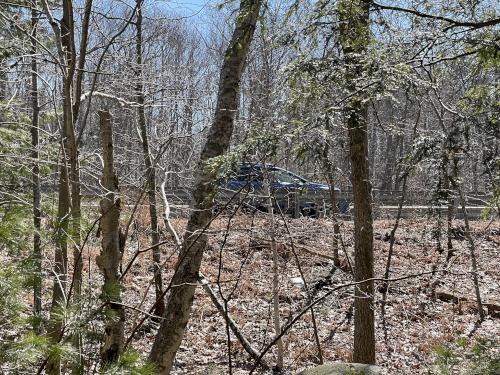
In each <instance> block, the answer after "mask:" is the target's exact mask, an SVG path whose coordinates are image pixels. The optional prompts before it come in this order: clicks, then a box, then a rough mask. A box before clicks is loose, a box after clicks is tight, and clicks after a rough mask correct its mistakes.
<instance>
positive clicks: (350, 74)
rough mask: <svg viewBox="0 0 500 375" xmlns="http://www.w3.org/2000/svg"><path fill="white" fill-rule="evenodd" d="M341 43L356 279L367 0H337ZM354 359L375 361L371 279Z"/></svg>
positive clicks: (369, 235) (365, 216)
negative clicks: (359, 90)
mask: <svg viewBox="0 0 500 375" xmlns="http://www.w3.org/2000/svg"><path fill="white" fill-rule="evenodd" d="M338 7H339V8H338V10H339V18H340V33H341V44H342V50H343V52H344V59H345V62H346V68H347V72H346V75H345V78H346V82H347V86H348V89H349V91H350V92H351V93H353V96H352V98H351V99H350V101H349V103H348V104H347V108H346V117H347V127H348V130H349V140H350V142H349V146H350V147H349V150H350V158H351V168H352V186H353V200H354V234H355V238H354V242H355V267H354V279H355V281H362V280H366V279H370V278H373V218H372V207H371V203H372V199H371V183H370V173H369V163H368V157H369V155H368V105H367V100H366V98H365V97H364V95H363V93H359V94H356V92H357V87H356V83H355V82H356V79H358V78H359V77H361V76H362V75H363V74H365V71H366V68H365V67H364V61H363V56H364V55H365V52H366V48H367V46H368V43H369V38H370V31H369V7H370V1H368V0H343V1H341V2H340V3H339V6H338ZM354 309H355V311H354V352H353V361H354V362H358V363H369V364H374V363H375V326H374V312H373V311H374V309H373V281H370V282H365V283H362V284H360V285H359V286H358V287H357V288H356V291H355V300H354Z"/></svg>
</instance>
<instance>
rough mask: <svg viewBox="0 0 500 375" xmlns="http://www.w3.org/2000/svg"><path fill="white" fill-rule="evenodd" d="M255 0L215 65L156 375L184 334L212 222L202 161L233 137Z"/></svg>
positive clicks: (211, 188)
mask: <svg viewBox="0 0 500 375" xmlns="http://www.w3.org/2000/svg"><path fill="white" fill-rule="evenodd" d="M260 5H261V1H260V0H242V1H241V3H240V11H239V15H238V16H237V18H236V27H235V30H234V33H233V37H232V39H231V41H230V43H229V46H228V48H227V51H226V53H225V56H224V61H223V64H222V67H221V73H220V81H219V91H218V95H217V107H216V110H215V118H214V122H213V125H212V127H211V128H210V133H209V134H208V138H207V142H206V144H205V147H204V148H203V151H202V153H201V157H200V163H199V165H198V173H197V176H198V177H197V179H196V182H195V187H194V190H193V199H194V210H193V211H192V214H191V216H190V218H189V221H188V224H187V228H186V238H185V240H184V243H183V246H182V248H181V251H180V254H179V259H178V262H177V265H176V270H175V273H174V276H173V278H172V281H171V285H172V291H171V293H170V295H169V297H168V302H167V307H166V311H165V314H164V318H165V319H164V320H163V321H162V324H161V326H160V329H159V331H158V335H157V336H156V339H155V342H154V344H153V348H152V349H151V354H150V360H151V361H152V362H153V363H155V364H156V365H157V367H158V370H159V372H160V374H169V373H170V371H171V369H172V366H173V362H174V358H175V354H176V352H177V349H178V348H179V346H180V344H181V341H182V338H183V336H184V331H185V327H186V325H187V323H188V320H189V315H190V312H191V306H192V303H193V297H194V291H195V288H196V282H197V280H198V272H199V270H200V265H201V260H202V257H203V252H204V250H205V247H206V242H207V237H206V234H205V229H206V228H207V227H208V225H209V223H210V221H211V219H212V206H213V196H214V194H215V185H214V183H213V181H214V180H215V178H216V173H217V171H214V170H211V169H210V168H209V167H208V166H207V164H206V163H207V161H208V160H210V159H212V158H214V157H216V156H220V155H222V154H224V153H225V152H226V150H227V149H228V147H229V141H230V138H231V135H232V133H233V125H234V116H235V113H236V111H237V108H238V96H239V95H238V94H239V88H240V79H241V73H242V71H243V65H244V62H245V59H246V57H247V54H248V50H249V46H250V42H251V40H252V37H253V33H254V30H255V25H256V22H257V17H258V15H259V10H260Z"/></svg>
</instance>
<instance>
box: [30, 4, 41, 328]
mask: <svg viewBox="0 0 500 375" xmlns="http://www.w3.org/2000/svg"><path fill="white" fill-rule="evenodd" d="M32 6H33V7H32V9H31V35H32V37H33V39H32V40H31V55H32V57H31V108H32V114H31V115H32V119H31V160H32V172H31V177H32V184H33V228H34V232H33V260H34V266H35V280H34V285H33V314H34V315H35V323H34V327H33V328H34V329H35V330H36V331H38V330H39V328H40V325H39V321H38V318H39V317H40V314H41V312H42V252H41V238H40V230H41V226H42V225H41V224H42V218H41V216H42V211H41V194H40V165H39V152H38V148H39V144H40V141H39V129H38V128H39V121H38V120H39V112H40V108H39V106H38V64H37V61H36V54H37V45H36V40H35V39H36V37H37V28H38V14H37V12H36V10H35V9H36V0H33V2H32Z"/></svg>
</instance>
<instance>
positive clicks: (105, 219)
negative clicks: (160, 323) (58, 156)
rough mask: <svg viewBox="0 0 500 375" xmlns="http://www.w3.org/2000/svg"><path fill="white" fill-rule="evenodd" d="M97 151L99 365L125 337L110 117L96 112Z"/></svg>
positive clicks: (108, 359) (115, 356) (114, 355)
mask: <svg viewBox="0 0 500 375" xmlns="http://www.w3.org/2000/svg"><path fill="white" fill-rule="evenodd" d="M99 125H100V131H101V147H102V157H103V161H104V168H103V172H102V181H101V182H102V186H103V188H104V189H105V195H104V197H103V198H102V199H101V215H102V216H101V230H102V249H101V254H100V255H99V256H98V257H97V258H96V263H97V265H98V267H99V268H100V270H101V271H102V273H103V275H104V284H103V286H102V296H101V298H102V299H103V300H104V302H106V303H107V306H106V308H105V316H106V317H107V321H106V328H105V330H104V332H105V333H104V345H103V347H102V348H101V359H102V363H103V364H108V363H110V362H114V361H116V360H117V359H118V356H119V355H120V354H121V352H122V349H123V345H124V341H125V336H124V325H125V310H124V308H123V305H122V304H121V288H122V285H121V283H120V272H119V267H120V261H121V258H122V253H123V251H122V250H123V249H122V247H123V241H122V238H121V232H120V222H119V220H120V210H121V209H120V198H119V195H118V194H119V192H118V178H117V177H116V173H115V170H114V166H113V135H112V125H111V115H110V114H109V112H108V111H99Z"/></svg>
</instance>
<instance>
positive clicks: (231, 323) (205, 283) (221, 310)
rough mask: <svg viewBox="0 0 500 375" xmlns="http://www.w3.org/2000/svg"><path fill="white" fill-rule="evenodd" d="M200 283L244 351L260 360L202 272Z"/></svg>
mask: <svg viewBox="0 0 500 375" xmlns="http://www.w3.org/2000/svg"><path fill="white" fill-rule="evenodd" d="M198 281H199V282H200V284H201V286H202V288H203V290H204V291H205V292H206V293H207V294H208V296H209V297H210V299H211V300H212V302H213V304H214V305H215V307H217V310H218V311H219V313H220V314H221V315H222V316H223V317H224V318H225V319H226V321H227V322H228V324H229V327H230V328H231V331H233V334H234V335H235V336H236V338H237V339H238V341H239V342H240V344H241V346H243V349H245V351H246V352H247V353H248V354H249V355H250V357H252V358H253V359H255V360H258V359H259V352H258V351H257V350H255V349H254V348H253V347H252V344H250V342H249V341H248V340H247V339H246V338H245V336H243V334H242V333H241V331H240V329H239V328H238V326H237V324H236V322H235V321H234V320H233V319H232V318H231V317H230V316H229V312H227V311H226V310H225V309H224V306H222V303H221V302H220V301H219V299H218V298H217V296H216V295H215V293H214V291H213V290H212V288H211V287H210V284H209V281H208V280H207V279H206V278H205V276H204V275H203V274H202V273H201V272H199V273H198ZM260 364H261V365H262V367H264V368H265V369H269V365H267V364H266V363H265V362H263V361H260Z"/></svg>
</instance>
